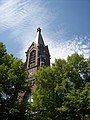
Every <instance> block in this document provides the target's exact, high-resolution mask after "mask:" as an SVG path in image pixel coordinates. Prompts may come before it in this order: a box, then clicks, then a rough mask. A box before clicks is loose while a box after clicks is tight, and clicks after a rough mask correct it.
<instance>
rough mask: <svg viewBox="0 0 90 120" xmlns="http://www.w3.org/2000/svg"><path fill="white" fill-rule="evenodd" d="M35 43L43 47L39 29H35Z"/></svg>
mask: <svg viewBox="0 0 90 120" xmlns="http://www.w3.org/2000/svg"><path fill="white" fill-rule="evenodd" d="M35 43H36V44H39V45H45V44H44V41H43V38H42V35H41V29H40V27H39V28H37V36H36V39H35Z"/></svg>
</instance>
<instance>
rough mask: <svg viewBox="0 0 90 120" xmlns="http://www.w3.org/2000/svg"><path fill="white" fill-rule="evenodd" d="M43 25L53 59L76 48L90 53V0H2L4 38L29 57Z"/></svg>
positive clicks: (0, 12)
mask: <svg viewBox="0 0 90 120" xmlns="http://www.w3.org/2000/svg"><path fill="white" fill-rule="evenodd" d="M38 27H41V29H42V36H43V38H44V41H45V43H46V44H48V46H49V49H50V53H51V61H52V62H53V61H54V59H55V58H66V57H67V56H68V55H71V54H72V53H74V52H78V53H79V54H84V55H85V57H89V56H90V0H0V41H2V42H3V43H4V44H5V45H6V46H7V51H8V53H12V54H14V56H15V57H19V58H21V59H23V61H25V51H27V49H28V47H29V46H30V44H31V43H32V42H33V41H34V40H35V37H36V29H37V28H38Z"/></svg>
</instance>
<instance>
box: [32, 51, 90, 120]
mask: <svg viewBox="0 0 90 120" xmlns="http://www.w3.org/2000/svg"><path fill="white" fill-rule="evenodd" d="M35 80H36V82H35V84H36V87H35V90H34V92H33V103H32V111H33V112H34V113H35V114H34V118H35V119H36V120H81V118H82V119H84V118H86V117H87V116H89V114H90V58H89V59H85V58H84V57H83V55H78V54H77V53H75V54H72V55H71V56H69V57H68V58H67V60H62V59H58V60H57V59H56V60H55V63H54V64H52V67H47V68H45V67H44V68H40V69H39V70H38V72H37V74H36V76H35Z"/></svg>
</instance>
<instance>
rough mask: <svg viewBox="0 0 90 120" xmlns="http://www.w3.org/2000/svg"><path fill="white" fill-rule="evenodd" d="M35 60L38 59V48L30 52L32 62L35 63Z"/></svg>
mask: <svg viewBox="0 0 90 120" xmlns="http://www.w3.org/2000/svg"><path fill="white" fill-rule="evenodd" d="M35 61H36V50H33V51H32V52H31V53H30V64H35Z"/></svg>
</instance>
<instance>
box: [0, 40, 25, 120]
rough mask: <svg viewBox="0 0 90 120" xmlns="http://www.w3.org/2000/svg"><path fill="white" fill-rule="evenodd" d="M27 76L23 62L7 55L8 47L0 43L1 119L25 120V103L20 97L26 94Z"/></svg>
mask: <svg viewBox="0 0 90 120" xmlns="http://www.w3.org/2000/svg"><path fill="white" fill-rule="evenodd" d="M26 78H27V74H26V72H25V67H24V63H23V62H22V60H20V59H17V58H14V57H13V55H12V54H10V55H9V54H7V53H6V47H5V45H3V43H1V42H0V117H1V118H0V119H1V120H6V119H7V120H12V119H13V120H16V119H17V120H18V119H20V118H22V120H23V119H24V120H25V110H23V106H24V103H22V101H21V102H20V101H19V99H18V95H19V93H20V92H25V91H26V89H27V86H26Z"/></svg>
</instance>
